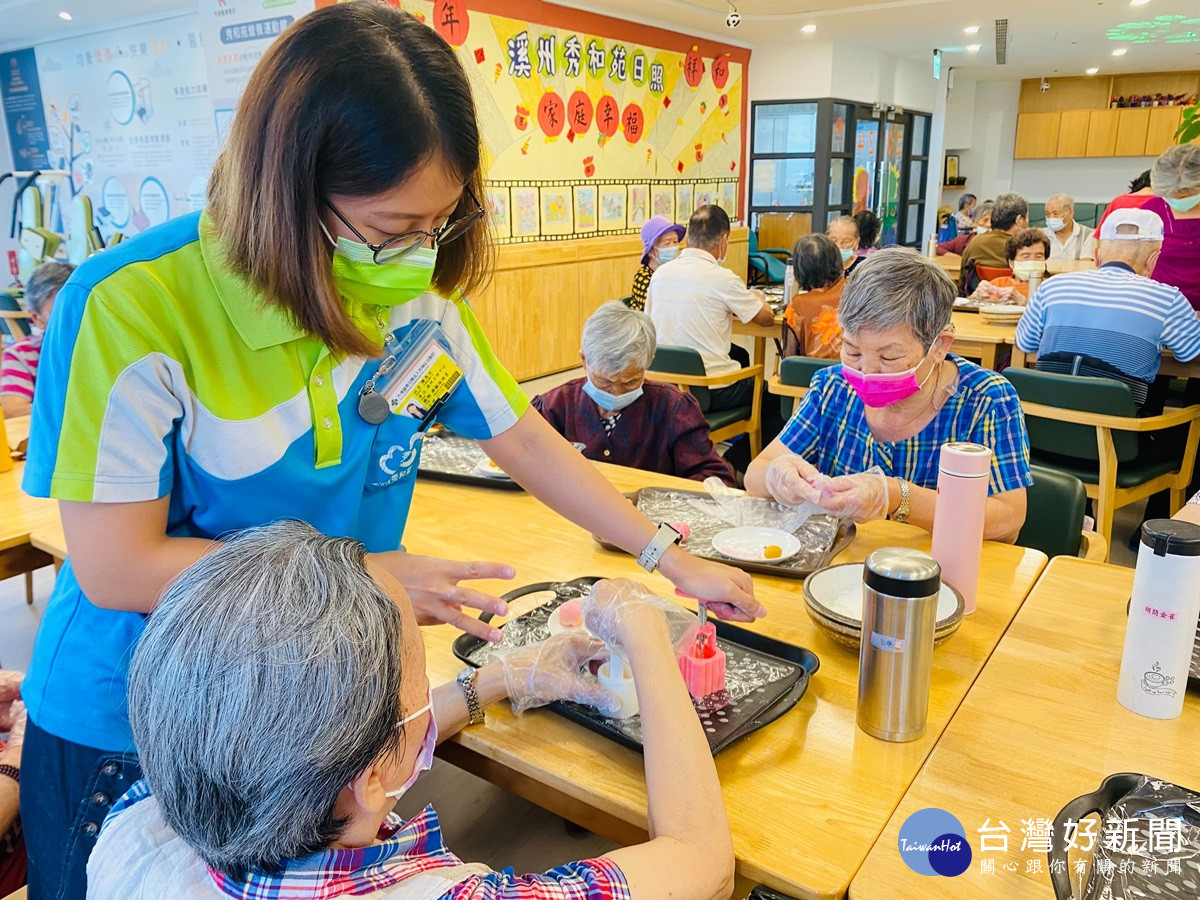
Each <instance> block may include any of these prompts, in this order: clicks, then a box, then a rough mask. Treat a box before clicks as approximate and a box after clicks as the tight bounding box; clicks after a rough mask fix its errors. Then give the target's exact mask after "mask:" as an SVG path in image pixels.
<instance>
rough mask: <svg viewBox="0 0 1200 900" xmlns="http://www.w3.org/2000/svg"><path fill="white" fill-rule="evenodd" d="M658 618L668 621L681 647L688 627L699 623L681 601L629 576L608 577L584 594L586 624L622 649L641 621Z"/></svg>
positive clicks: (671, 632) (600, 637)
mask: <svg viewBox="0 0 1200 900" xmlns="http://www.w3.org/2000/svg"><path fill="white" fill-rule="evenodd" d="M655 619H660V620H662V621H665V622H666V624H667V631H668V633H669V634H670V637H671V643H672V644H673V645H674V646H675V647H676V648H679V647H680V646H682V644H683V642H684V641H685V640H686V638H687V635H688V631H689V630H690V629H692V628H694V627H695V625H696V616H695V615H693V614H692V613H690V612H688V611H687V610H686V609H684V608H683V607H682V606H680V605H679V604H678V603H674V602H672V601H670V600H667V599H665V598H663V597H660V596H658V595H657V594H655V593H654V592H653V591H652V590H650V588H648V587H646V586H645V585H644V584H640V583H639V582H636V581H632V580H631V579H629V578H608V579H605V580H604V581H597V582H596V583H595V584H594V585H592V592H591V593H590V594H588V595H587V596H586V597H584V598H583V624H584V625H585V626H586V627H587V630H588V631H589V632H591V633H592V634H594V635H595V636H596V637H597V638H599V639H600V640H602V641H603V642H604V643H606V644H608V646H609V647H611V648H612V649H613V650H616V651H618V652H622V651H623V650H624V648H625V644H626V643H627V640H628V636H629V635H630V634H631V633H632V632H633V631H635V630H637V629H638V628H640V627H645V626H644V624H642V625H639V623H645V622H651V623H653V622H654V621H655Z"/></svg>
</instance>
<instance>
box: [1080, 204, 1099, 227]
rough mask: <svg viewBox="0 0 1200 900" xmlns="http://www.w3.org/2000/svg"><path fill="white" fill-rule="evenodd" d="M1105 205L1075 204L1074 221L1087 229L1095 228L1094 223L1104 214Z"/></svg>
mask: <svg viewBox="0 0 1200 900" xmlns="http://www.w3.org/2000/svg"><path fill="white" fill-rule="evenodd" d="M1106 206H1107V204H1105V203H1076V204H1075V221H1076V222H1078V223H1079V224H1080V225H1086V226H1087V227H1088V228H1095V227H1096V222H1097V221H1098V220H1099V218H1100V216H1102V215H1103V214H1104V209H1105V207H1106Z"/></svg>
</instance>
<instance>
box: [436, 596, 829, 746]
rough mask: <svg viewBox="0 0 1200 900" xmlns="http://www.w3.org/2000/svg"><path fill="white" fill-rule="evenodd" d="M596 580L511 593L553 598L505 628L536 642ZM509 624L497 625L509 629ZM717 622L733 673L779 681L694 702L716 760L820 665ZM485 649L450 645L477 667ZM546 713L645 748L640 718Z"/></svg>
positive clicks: (478, 642)
mask: <svg viewBox="0 0 1200 900" xmlns="http://www.w3.org/2000/svg"><path fill="white" fill-rule="evenodd" d="M599 580H600V579H599V578H598V577H585V578H576V579H574V580H573V581H567V582H549V581H544V582H540V583H538V584H531V585H527V586H525V587H522V588H517V589H516V590H514V591H509V592H508V593H507V594H505V595H504V599H505V600H507V601H509V602H512V601H514V600H517V599H519V598H521V597H525V596H527V595H529V594H533V593H537V592H539V591H553V592H554V594H555V596H554V597H553V598H551V599H549V600H547V602H546V603H544V604H542V605H540V606H537V607H535V608H534V609H532V610H530V611H529V612H527V613H525V614H524V615H521V616H518V617H517V618H516V619H513V620H512V621H511V622H510V623H507V624H512V623H513V622H521V623H524V624H525V625H529V626H532V627H531V628H530V629H529V633H528V637H529V642H532V641H534V640H540V639H542V638H544V637H545V636H546V632H545V631H544V629H542V628H539V627H537V626H539V625H544V623H545V619H546V617H547V616H549V614H550V612H551V611H552V610H553V609H554V608H555V607H557V606H558V605H559V604H561V603H564V602H566V600H568V599H570V598H571V597H578V596H583V595H584V594H586V593H587V591H588V590H589V589H590V587H591V586H592V585H593V584H595V583H596V582H597V581H599ZM480 619H481V620H483V621H489V620H490V619H491V616H490V615H488V614H486V613H485V614H484V615H482V616H480ZM507 624H506V625H504V626H501V627H502V628H504V627H507ZM715 624H716V628H717V644H718V645H719V646H720V647H721V649H722V650H724V651H725V652H726V654H728V657H729V668H730V672H731V674H732V673H734V672H737V671H739V670H740V671H742V672H743V673H744V672H745V671H746V669H751V670H752V668H753V667H762V668H763V669H765V670H766V672H765V673H764V674H775V673H779V677H777V678H774V679H772V680H769V681H764V682H762V683H759V682H757V681H748V682H745V683H743V684H742V685H740V686H738V687H736V688H735V689H734V690H735V691H736V692H737V693H738V694H739V696H737V697H736V698H734V697H731V696H729V695H727V694H726V695H724V696H722V695H720V694H712V695H710V696H709V697H705V698H701V699H700V700H693V701H692V702H693V703H694V704H695V705H696V714H697V715H698V716H699V717H700V723H701V725H703V726H704V733H705V737H706V738H707V739H708V745H709V747H710V748H711V750H712V753H713V755H714V756H715V755H716V754H718V753H720V752H721V751H722V750H724V749H725V748H726V747H729V746H730V745H731V744H733V743H734V742H735V741H737V740H739V739H740V738H743V737H745V736H746V735H748V734H750V733H751V732H752V731H757V730H758V729H760V728H762V727H763V726H764V725H769V724H770V723H771V722H774V721H775V720H776V719H778V718H779V717H780V716H782V715H784V713H786V712H788V711H789V710H791V709H792V707H794V706H795V705H796V704H797V703H799V702H800V698H801V697H803V696H804V692H805V691H807V690H808V681H809V679H810V678H811V677H812V675H813V673H814V672H816V671H817V669H818V668H819V667H820V665H821V661H820V660H819V659H818V658H817V655H816V654H815V653H813V652H812V651H811V650H808V649H806V648H804V647H796V646H793V645H792V644H786V643H784V642H783V641H778V640H775V639H774V638H769V637H765V636H763V635H761V634H757V633H755V632H753V631H747V630H746V629H744V628H738V627H737V626H735V625H730V624H728V623H726V622H716V623H715ZM489 646H490V645H488V644H487V642H485V641H483V640H482V639H480V638H477V637H474V636H473V635H469V634H464V635H462V636H461V637H459V638H458V639H457V640H456V641H455V642H454V645H453V650H454V655H455V656H457V657H458V658H459V659H460V660H462V661H463V662H465V663H467V664H468V665H471V666H475V667H477V668H478V667H479V666H481V665H483V664H484V663H485V662H486V658H485V656H486V652H481V651H486V650H487V649H488V648H489ZM740 667H744V668H740ZM735 678H736V676H735ZM550 709H552V710H554V711H555V712H557V713H558V714H559V715H561V716H564V717H565V718H568V719H570V720H571V721H573V722H577V723H579V724H580V725H582V726H584V727H585V728H588V729H590V730H592V731H594V732H596V733H597V734H601V735H604V736H605V737H607V738H609V739H610V740H613V741H616V742H617V743H618V744H621V745H622V746H624V747H629V748H630V749H632V750H637V751H638V752H641V751H642V749H643V747H642V741H641V719H640V717H638V716H634V717H632V718H630V719H612V718H609V717H608V716H604V715H601V714H600V713H598V712H597V711H596V710H594V709H592V708H591V707H588V706H580V705H578V704H575V703H569V702H567V701H559V702H556V703H551V704H550Z"/></svg>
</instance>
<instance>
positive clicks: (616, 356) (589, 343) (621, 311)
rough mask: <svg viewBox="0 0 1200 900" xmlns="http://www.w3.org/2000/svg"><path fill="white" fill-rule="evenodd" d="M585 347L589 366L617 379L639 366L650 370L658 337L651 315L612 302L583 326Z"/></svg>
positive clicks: (602, 307)
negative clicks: (627, 370)
mask: <svg viewBox="0 0 1200 900" xmlns="http://www.w3.org/2000/svg"><path fill="white" fill-rule="evenodd" d="M582 345H583V347H582V349H583V358H584V359H585V360H587V364H588V366H590V367H591V368H593V369H595V370H596V371H597V372H598V373H600V374H601V375H617V374H619V373H621V372H624V371H625V370H626V369H628V368H629V367H630V366H631V365H633V364H635V363H636V364H637V365H639V366H641V367H642V368H643V369H648V368H650V363H651V361H652V360H653V359H654V351H655V350H657V349H658V337H657V335H656V334H655V332H654V323H653V322H651V321H650V317H649V316H648V315H646V314H645V313H644V312H638V310H636V309H630V308H629V307H627V306H625V304H623V303H621V302H620V301H619V300H609V301H608V302H607V303H603V304H601V305H600V308H599V309H597V310H596V311H595V312H594V313H592V314H591V316H590V317H589V318H588V320H587V321H586V322H584V323H583V340H582Z"/></svg>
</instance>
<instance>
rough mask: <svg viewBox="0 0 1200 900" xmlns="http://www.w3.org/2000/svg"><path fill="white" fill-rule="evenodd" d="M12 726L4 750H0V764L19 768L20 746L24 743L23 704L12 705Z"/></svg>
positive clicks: (24, 719)
mask: <svg viewBox="0 0 1200 900" xmlns="http://www.w3.org/2000/svg"><path fill="white" fill-rule="evenodd" d="M12 719H13V721H12V725H11V726H9V728H10V730H9V733H8V740H7V741H5V742H4V749H3V750H0V763H3V764H4V765H8V766H16V767H17V768H18V769H19V768H21V745H22V744H24V743H25V722H26V721H27V716H26V715H25V704H24V703H22V702H21V701H20V700H17V701H16V702H14V703H13V704H12Z"/></svg>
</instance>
